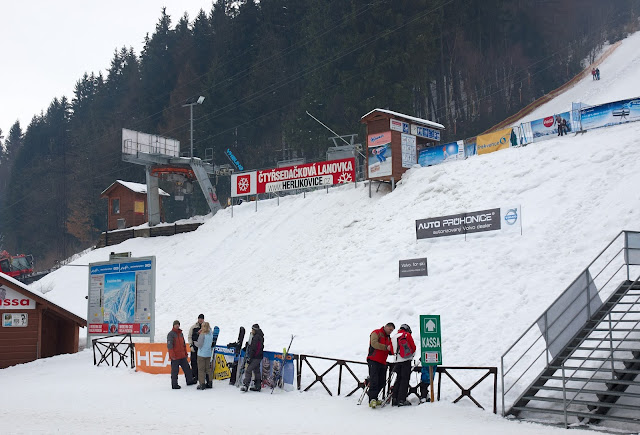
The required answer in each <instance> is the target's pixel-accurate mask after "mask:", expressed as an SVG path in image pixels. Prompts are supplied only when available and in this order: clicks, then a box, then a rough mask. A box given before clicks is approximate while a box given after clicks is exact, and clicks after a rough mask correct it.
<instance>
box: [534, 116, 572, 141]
mask: <svg viewBox="0 0 640 435" xmlns="http://www.w3.org/2000/svg"><path fill="white" fill-rule="evenodd" d="M558 117H560V118H561V119H564V120H565V121H567V131H571V113H570V112H564V113H559V114H557V115H553V116H547V117H546V118H542V119H536V120H535V121H531V132H532V134H533V141H534V142H535V141H536V140H540V139H541V138H545V136H550V135H557V134H558ZM545 139H547V138H545Z"/></svg>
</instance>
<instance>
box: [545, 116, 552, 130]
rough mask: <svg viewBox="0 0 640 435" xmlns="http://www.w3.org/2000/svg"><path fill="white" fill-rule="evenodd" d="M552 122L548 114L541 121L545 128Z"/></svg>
mask: <svg viewBox="0 0 640 435" xmlns="http://www.w3.org/2000/svg"><path fill="white" fill-rule="evenodd" d="M553 122H554V119H553V116H548V117H546V118H544V120H543V121H542V123H543V124H544V126H545V127H547V128H549V127H551V126H552V125H553Z"/></svg>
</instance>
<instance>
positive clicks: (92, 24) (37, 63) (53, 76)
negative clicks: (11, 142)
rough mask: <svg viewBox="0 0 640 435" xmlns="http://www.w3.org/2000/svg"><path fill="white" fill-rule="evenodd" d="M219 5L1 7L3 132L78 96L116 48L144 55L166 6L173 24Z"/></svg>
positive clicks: (158, 1) (186, 1)
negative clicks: (78, 88)
mask: <svg viewBox="0 0 640 435" xmlns="http://www.w3.org/2000/svg"><path fill="white" fill-rule="evenodd" d="M211 4H212V1H211V0H100V1H95V0H56V1H54V0H2V1H0V128H1V129H2V131H3V135H4V136H5V137H6V136H7V135H8V133H9V128H11V126H12V125H13V123H14V122H15V121H16V120H17V119H19V120H20V124H21V126H22V130H23V131H24V130H26V128H27V125H28V124H29V122H30V121H31V118H32V117H33V116H34V115H36V114H39V113H40V111H42V110H44V111H46V109H47V107H48V106H49V103H51V100H52V99H53V98H54V97H62V96H63V95H66V96H67V98H69V100H71V98H72V97H73V88H74V86H75V83H76V81H77V80H78V79H79V78H81V77H82V75H83V74H84V73H85V72H91V71H93V72H96V73H97V72H98V71H102V72H103V73H104V72H105V71H106V69H107V68H108V67H109V63H110V62H111V59H112V58H113V52H114V50H115V49H116V48H120V47H122V46H123V45H124V46H127V47H133V49H134V50H135V51H136V53H137V54H138V55H139V54H140V50H141V49H142V46H143V41H144V36H145V34H146V33H147V32H148V33H149V34H151V33H153V31H154V29H155V25H156V23H157V22H158V19H159V18H160V11H161V9H162V7H163V6H166V7H167V13H168V14H169V15H170V16H171V23H172V26H175V24H176V23H177V22H178V19H179V18H180V17H181V16H182V14H183V13H184V12H185V11H186V12H187V13H188V14H189V19H190V20H193V19H194V18H195V17H196V15H197V13H198V11H199V10H200V9H204V11H205V12H206V13H207V14H208V13H209V11H210V10H211Z"/></svg>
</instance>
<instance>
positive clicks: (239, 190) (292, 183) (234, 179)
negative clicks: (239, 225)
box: [231, 157, 356, 197]
mask: <svg viewBox="0 0 640 435" xmlns="http://www.w3.org/2000/svg"><path fill="white" fill-rule="evenodd" d="M355 165H356V159H355V158H353V157H351V158H348V159H340V160H330V161H324V162H315V163H306V164H302V165H296V166H287V167H283V168H274V169H267V170H263V171H253V172H244V173H240V174H233V175H231V196H232V197H236V196H244V195H255V194H257V193H268V192H281V191H285V190H295V189H306V188H310V187H324V186H333V185H335V184H345V183H353V182H354V181H355V178H356V170H355Z"/></svg>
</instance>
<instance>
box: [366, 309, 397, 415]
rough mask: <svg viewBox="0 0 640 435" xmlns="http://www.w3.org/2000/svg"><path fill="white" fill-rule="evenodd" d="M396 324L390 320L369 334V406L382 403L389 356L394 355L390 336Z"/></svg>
mask: <svg viewBox="0 0 640 435" xmlns="http://www.w3.org/2000/svg"><path fill="white" fill-rule="evenodd" d="M394 329H396V325H394V324H393V323H391V322H389V323H387V324H386V325H385V326H383V327H381V328H380V329H376V330H375V331H373V332H372V333H371V335H369V354H368V355H367V364H368V365H369V379H370V382H371V383H370V384H369V406H370V407H371V408H375V407H376V406H378V405H381V404H382V402H381V401H380V400H378V394H379V393H380V390H382V386H383V385H384V380H385V375H386V373H387V356H388V355H393V346H392V344H391V338H390V337H389V336H390V335H391V333H392V332H393V330H394Z"/></svg>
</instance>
